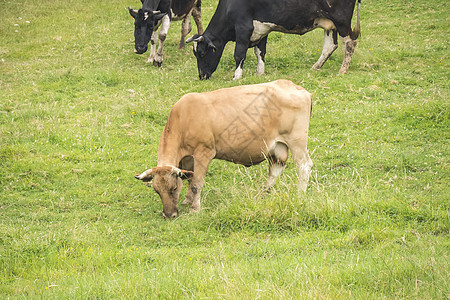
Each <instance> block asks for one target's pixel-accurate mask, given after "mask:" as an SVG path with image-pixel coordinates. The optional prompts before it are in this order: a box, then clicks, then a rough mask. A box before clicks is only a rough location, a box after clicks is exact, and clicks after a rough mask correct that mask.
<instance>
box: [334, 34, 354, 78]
mask: <svg viewBox="0 0 450 300" xmlns="http://www.w3.org/2000/svg"><path fill="white" fill-rule="evenodd" d="M342 42H343V43H344V61H343V62H342V65H341V69H340V70H339V74H345V73H347V70H348V67H349V65H350V61H351V60H352V56H353V53H354V52H355V47H356V44H357V43H358V41H357V40H352V38H351V37H350V36H346V37H344V38H342Z"/></svg>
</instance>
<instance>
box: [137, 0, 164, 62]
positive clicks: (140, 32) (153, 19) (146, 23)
mask: <svg viewBox="0 0 450 300" xmlns="http://www.w3.org/2000/svg"><path fill="white" fill-rule="evenodd" d="M128 11H129V12H130V15H131V16H132V17H133V18H134V52H135V53H137V54H142V53H145V51H147V48H148V46H147V45H148V43H149V42H150V39H151V37H152V33H153V30H154V28H155V26H156V25H157V23H158V21H159V20H161V19H162V17H164V15H165V13H161V12H160V11H148V10H143V9H142V8H141V9H139V10H133V9H131V8H129V7H128Z"/></svg>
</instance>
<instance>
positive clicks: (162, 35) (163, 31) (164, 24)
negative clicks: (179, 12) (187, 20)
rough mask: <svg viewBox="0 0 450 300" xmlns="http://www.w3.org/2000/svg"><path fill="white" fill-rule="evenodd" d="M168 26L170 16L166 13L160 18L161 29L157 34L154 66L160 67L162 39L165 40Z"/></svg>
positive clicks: (162, 47)
mask: <svg viewBox="0 0 450 300" xmlns="http://www.w3.org/2000/svg"><path fill="white" fill-rule="evenodd" d="M169 26H170V18H169V16H168V15H165V16H164V17H163V18H162V20H161V29H160V30H159V34H158V39H159V45H158V50H157V51H156V56H155V60H154V61H153V65H154V66H157V67H161V65H162V63H163V49H164V41H165V40H166V36H167V32H168V31H169Z"/></svg>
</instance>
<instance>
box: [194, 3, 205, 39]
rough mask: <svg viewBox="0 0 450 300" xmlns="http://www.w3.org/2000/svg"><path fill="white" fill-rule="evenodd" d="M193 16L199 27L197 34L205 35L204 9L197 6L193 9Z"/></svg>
mask: <svg viewBox="0 0 450 300" xmlns="http://www.w3.org/2000/svg"><path fill="white" fill-rule="evenodd" d="M192 16H193V17H194V21H195V24H196V25H197V33H198V34H200V35H201V34H203V25H202V9H201V6H200V5H198V4H197V5H195V6H194V8H193V9H192Z"/></svg>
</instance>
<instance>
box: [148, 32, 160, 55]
mask: <svg viewBox="0 0 450 300" xmlns="http://www.w3.org/2000/svg"><path fill="white" fill-rule="evenodd" d="M157 38H158V32H157V31H156V30H155V31H153V33H152V38H151V40H150V56H149V57H148V59H147V63H153V61H154V60H155V55H156V42H157Z"/></svg>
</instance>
